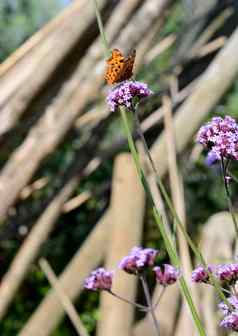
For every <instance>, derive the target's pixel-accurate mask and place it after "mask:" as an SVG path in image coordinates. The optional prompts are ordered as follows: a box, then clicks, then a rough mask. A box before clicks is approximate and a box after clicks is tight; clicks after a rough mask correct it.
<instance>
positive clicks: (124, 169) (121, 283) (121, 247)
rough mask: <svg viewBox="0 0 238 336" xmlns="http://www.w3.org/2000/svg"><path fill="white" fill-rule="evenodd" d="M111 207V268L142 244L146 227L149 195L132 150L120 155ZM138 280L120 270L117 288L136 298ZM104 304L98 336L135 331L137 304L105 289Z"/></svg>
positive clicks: (113, 185) (116, 283)
mask: <svg viewBox="0 0 238 336" xmlns="http://www.w3.org/2000/svg"><path fill="white" fill-rule="evenodd" d="M110 209H111V215H112V217H113V223H112V225H111V236H110V239H109V243H108V250H107V255H106V261H105V266H106V268H107V269H114V268H115V266H116V265H117V264H118V262H119V260H121V259H122V258H123V257H124V256H125V255H127V254H128V252H129V251H130V249H131V248H132V247H134V246H138V245H140V243H141V237H142V231H143V228H142V226H143V218H144V209H145V195H144V190H143V188H142V185H141V183H140V181H139V179H138V176H137V172H136V169H135V166H134V162H133V160H132V158H131V156H130V155H129V154H121V155H119V156H118V157H117V158H116V161H115V165H114V173H113V181H112V197H111V204H110ZM136 284H137V281H136V277H133V276H128V274H125V273H124V272H122V271H119V272H118V273H117V274H116V277H115V282H114V285H113V291H114V292H115V293H118V294H119V295H121V296H122V297H124V298H126V299H128V300H130V301H132V302H133V301H135V294H136ZM100 307H101V308H100V314H101V317H100V321H99V325H98V330H97V335H98V336H110V335H114V336H120V335H123V336H130V335H131V328H132V324H133V318H134V307H133V306H131V305H129V304H127V303H125V302H121V301H118V299H116V298H115V297H113V296H110V295H108V293H104V292H102V293H101V305H100Z"/></svg>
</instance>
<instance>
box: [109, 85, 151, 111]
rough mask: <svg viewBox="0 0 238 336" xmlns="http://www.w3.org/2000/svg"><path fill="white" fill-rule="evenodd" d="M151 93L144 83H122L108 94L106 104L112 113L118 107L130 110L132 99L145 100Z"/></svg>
mask: <svg viewBox="0 0 238 336" xmlns="http://www.w3.org/2000/svg"><path fill="white" fill-rule="evenodd" d="M152 93H153V92H152V91H151V90H150V89H149V88H148V85H147V84H145V83H141V82H135V81H124V82H122V83H121V84H119V85H118V86H116V87H114V88H113V89H112V90H111V91H110V92H109V94H108V96H107V104H108V105H109V108H110V110H111V111H113V112H114V111H116V109H117V108H118V107H119V106H125V107H127V108H128V109H130V108H131V107H132V104H133V99H134V98H138V99H141V98H145V97H148V96H150V95H151V94H152Z"/></svg>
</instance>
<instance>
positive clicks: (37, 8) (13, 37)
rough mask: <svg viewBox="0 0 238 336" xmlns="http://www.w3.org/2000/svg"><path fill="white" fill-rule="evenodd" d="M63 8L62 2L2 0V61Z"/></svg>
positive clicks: (0, 53)
mask: <svg viewBox="0 0 238 336" xmlns="http://www.w3.org/2000/svg"><path fill="white" fill-rule="evenodd" d="M62 7H63V2H62V1H60V0H50V1H48V0H40V1H36V0H1V2H0V36H1V40H0V61H1V60H4V59H5V58H6V57H7V56H8V55H9V54H10V53H11V52H12V51H14V50H15V49H16V48H17V47H18V46H19V45H21V44H22V42H23V41H25V40H26V39H27V38H28V37H29V36H31V35H32V34H33V33H34V32H35V31H36V30H38V29H39V28H40V27H42V26H43V25H44V24H45V23H46V22H47V21H49V20H50V19H51V18H52V17H53V16H55V15H56V14H57V13H58V12H59V10H60V9H61V8H62Z"/></svg>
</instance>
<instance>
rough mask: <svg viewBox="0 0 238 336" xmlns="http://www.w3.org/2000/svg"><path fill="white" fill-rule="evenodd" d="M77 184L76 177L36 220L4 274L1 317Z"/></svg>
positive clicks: (1, 286) (1, 293)
mask: <svg viewBox="0 0 238 336" xmlns="http://www.w3.org/2000/svg"><path fill="white" fill-rule="evenodd" d="M76 186H77V179H76V178H74V179H72V180H71V181H70V183H68V184H67V185H66V186H65V187H64V188H63V189H62V190H61V192H60V193H59V195H58V196H57V197H56V198H55V199H54V201H52V202H51V203H50V205H49V206H48V207H47V209H46V210H45V212H44V213H43V214H42V215H41V217H40V218H39V220H38V221H37V222H36V224H35V225H34V227H33V228H32V230H31V232H30V233H29V235H28V236H27V238H26V240H25V241H24V243H23V245H22V246H21V247H20V249H19V251H18V252H17V255H16V257H15V258H14V260H13V262H12V264H11V265H10V268H9V269H8V271H7V273H6V274H5V275H4V277H3V279H2V282H1V285H0V295H1V298H2V299H1V301H0V319H2V318H3V316H4V315H5V313H6V311H7V309H8V307H9V304H10V303H11V301H12V299H13V298H14V296H15V293H16V291H17V290H18V288H19V286H20V284H21V283H22V280H23V278H24V276H25V274H26V272H27V270H28V269H29V267H30V265H31V264H32V262H33V260H34V259H35V258H36V256H37V253H38V251H39V249H40V247H41V246H42V244H43V242H45V240H46V238H47V237H48V235H49V234H50V232H51V231H52V229H53V226H54V223H55V221H56V219H57V218H58V217H59V214H60V213H61V208H62V206H63V204H64V203H65V201H66V200H67V199H68V198H69V197H70V195H71V194H72V192H73V190H74V189H75V187H76Z"/></svg>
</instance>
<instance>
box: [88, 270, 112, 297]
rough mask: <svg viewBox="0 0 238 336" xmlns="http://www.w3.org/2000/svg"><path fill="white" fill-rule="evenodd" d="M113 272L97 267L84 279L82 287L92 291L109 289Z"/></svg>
mask: <svg viewBox="0 0 238 336" xmlns="http://www.w3.org/2000/svg"><path fill="white" fill-rule="evenodd" d="M113 274H114V273H113V272H110V271H106V270H105V269H104V268H102V267H101V268H98V269H96V270H95V271H93V272H92V273H91V274H90V275H89V277H88V278H87V279H86V280H85V283H84V287H85V288H87V289H89V290H93V291H97V290H111V287H112V278H113Z"/></svg>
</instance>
